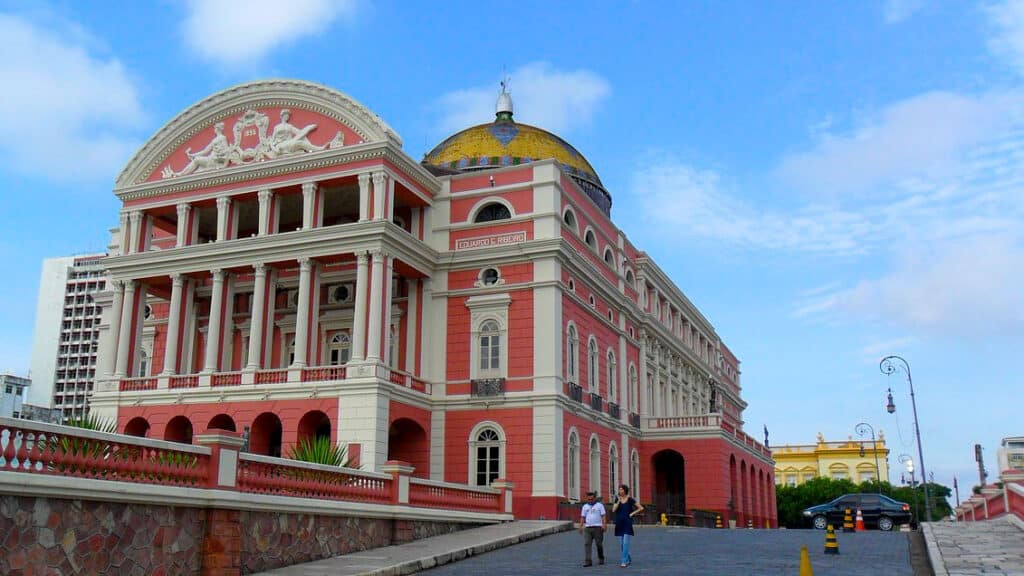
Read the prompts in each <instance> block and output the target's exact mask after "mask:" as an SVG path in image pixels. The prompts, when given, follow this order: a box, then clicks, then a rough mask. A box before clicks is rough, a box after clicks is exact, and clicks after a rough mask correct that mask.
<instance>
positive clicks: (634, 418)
mask: <svg viewBox="0 0 1024 576" xmlns="http://www.w3.org/2000/svg"><path fill="white" fill-rule="evenodd" d="M629 425H630V426H632V427H633V428H640V415H639V414H637V413H636V412H630V413H629Z"/></svg>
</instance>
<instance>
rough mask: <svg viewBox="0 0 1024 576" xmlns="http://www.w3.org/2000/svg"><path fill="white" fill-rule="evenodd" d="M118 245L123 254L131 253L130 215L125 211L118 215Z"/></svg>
mask: <svg viewBox="0 0 1024 576" xmlns="http://www.w3.org/2000/svg"><path fill="white" fill-rule="evenodd" d="M117 243H118V249H119V250H120V251H121V254H129V253H130V251H129V244H131V226H130V225H129V219H128V213H127V212H124V211H122V212H121V213H120V214H119V215H118V229H117Z"/></svg>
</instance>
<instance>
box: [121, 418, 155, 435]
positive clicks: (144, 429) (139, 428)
mask: <svg viewBox="0 0 1024 576" xmlns="http://www.w3.org/2000/svg"><path fill="white" fill-rule="evenodd" d="M124 433H125V434H126V435H128V436H138V437H139V438H146V437H147V436H149V421H148V420H146V419H145V418H143V417H142V416H136V417H135V418H132V419H131V420H129V421H128V423H127V424H125V425H124Z"/></svg>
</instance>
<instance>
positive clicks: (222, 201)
mask: <svg viewBox="0 0 1024 576" xmlns="http://www.w3.org/2000/svg"><path fill="white" fill-rule="evenodd" d="M230 205H231V198H229V197H227V196H218V197H217V208H218V209H221V208H227V207H228V206H230Z"/></svg>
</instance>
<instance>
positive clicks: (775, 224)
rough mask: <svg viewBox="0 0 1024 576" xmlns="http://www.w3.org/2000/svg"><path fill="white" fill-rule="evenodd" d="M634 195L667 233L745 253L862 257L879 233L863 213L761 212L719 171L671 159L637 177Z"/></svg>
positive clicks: (818, 208) (820, 208)
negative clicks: (796, 252)
mask: <svg viewBox="0 0 1024 576" xmlns="http://www.w3.org/2000/svg"><path fill="white" fill-rule="evenodd" d="M628 194H629V195H630V196H631V197H632V198H635V199H636V201H637V202H638V203H639V206H641V207H642V209H643V213H644V215H645V217H646V218H648V219H653V220H655V221H658V222H663V223H667V224H669V226H666V227H664V228H663V229H665V230H670V231H671V233H673V234H680V235H689V236H691V237H699V238H705V239H711V240H715V241H720V242H725V243H729V244H732V245H734V246H736V247H740V248H757V249H789V250H800V251H810V252H829V253H839V254H850V253H858V252H862V251H864V249H865V243H868V242H870V241H871V237H872V235H873V232H874V230H875V228H876V227H875V225H874V224H872V223H871V222H870V221H869V220H868V219H866V218H865V217H864V216H862V215H860V214H857V213H854V212H848V211H844V210H841V209H838V208H835V207H831V206H825V205H810V206H805V207H803V208H800V209H798V210H796V211H794V212H792V213H789V212H786V211H784V210H782V209H766V208H760V207H757V206H755V205H753V204H751V203H748V202H745V201H744V200H742V199H740V198H738V197H737V196H736V195H731V194H729V193H728V192H727V191H726V190H724V189H723V186H722V184H721V181H720V177H719V175H718V173H717V172H715V171H712V170H703V169H699V168H694V167H692V166H689V165H687V164H685V163H683V162H680V161H678V160H676V159H673V158H671V157H665V156H663V157H660V158H655V159H653V160H651V161H649V162H648V163H647V164H646V165H644V166H642V167H641V168H639V169H638V170H636V171H635V172H634V173H633V177H632V180H631V182H630V185H629V190H628ZM630 204H631V205H632V204H633V203H632V202H630Z"/></svg>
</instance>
